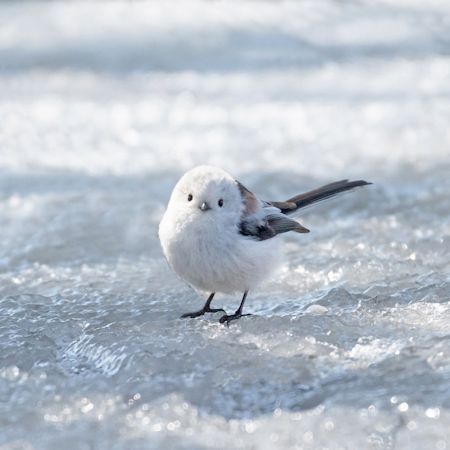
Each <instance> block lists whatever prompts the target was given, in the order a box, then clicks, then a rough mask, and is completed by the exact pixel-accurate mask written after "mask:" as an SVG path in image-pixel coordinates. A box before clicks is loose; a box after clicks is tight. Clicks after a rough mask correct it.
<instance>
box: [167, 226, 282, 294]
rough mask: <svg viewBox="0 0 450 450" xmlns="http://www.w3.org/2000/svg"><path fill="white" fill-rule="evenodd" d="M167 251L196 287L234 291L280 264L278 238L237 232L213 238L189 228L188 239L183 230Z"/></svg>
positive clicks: (250, 284) (261, 278)
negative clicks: (258, 238)
mask: <svg viewBox="0 0 450 450" xmlns="http://www.w3.org/2000/svg"><path fill="white" fill-rule="evenodd" d="M193 236H194V237H193ZM270 241H272V242H270ZM165 253H166V257H167V259H168V261H169V264H170V265H171V266H172V268H173V269H174V271H175V272H176V273H177V274H178V276H179V277H181V278H182V279H184V280H185V281H187V282H188V283H189V284H191V285H193V286H194V287H196V288H198V289H201V290H204V291H209V292H223V293H233V292H236V291H240V292H243V291H245V290H247V289H252V288H253V287H255V286H256V285H258V284H259V283H261V282H262V281H264V280H265V279H267V278H268V276H269V275H270V273H271V272H272V271H273V270H274V269H275V268H276V266H277V263H276V261H277V260H278V256H279V242H278V240H275V239H271V240H267V241H255V240H253V239H249V238H246V237H242V236H241V235H240V234H238V233H237V232H236V233H234V234H230V235H223V234H222V235H220V236H219V235H218V236H215V237H212V238H211V236H205V235H204V234H202V233H196V234H194V235H193V234H192V233H191V232H190V233H189V239H186V237H184V236H183V233H180V235H178V236H177V238H176V239H172V240H171V242H170V243H169V245H168V246H167V251H165Z"/></svg>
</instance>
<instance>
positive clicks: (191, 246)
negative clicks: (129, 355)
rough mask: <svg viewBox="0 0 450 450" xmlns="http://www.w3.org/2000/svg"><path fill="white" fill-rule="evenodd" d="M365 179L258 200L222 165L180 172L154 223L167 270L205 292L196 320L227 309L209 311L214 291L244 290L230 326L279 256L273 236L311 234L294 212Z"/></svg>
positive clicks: (189, 315)
mask: <svg viewBox="0 0 450 450" xmlns="http://www.w3.org/2000/svg"><path fill="white" fill-rule="evenodd" d="M368 184H371V183H368V182H366V181H363V180H358V181H348V180H342V181H337V182H335V183H331V184H327V185H325V186H322V187H319V188H318V189H314V190H313V191H309V192H306V193H304V194H299V195H296V196H295V197H292V198H290V199H288V200H286V201H282V202H274V201H270V202H269V201H264V200H260V199H259V198H258V197H256V195H255V194H253V193H252V192H251V191H249V190H248V189H247V188H246V187H244V186H243V185H242V184H241V183H240V182H239V181H237V180H235V179H234V178H233V177H232V176H231V175H229V174H228V173H227V172H225V171H224V170H222V169H220V168H217V167H211V166H199V167H196V168H194V169H192V170H190V171H188V172H187V173H185V174H184V175H183V177H182V178H181V179H180V180H179V181H178V183H177V184H176V186H175V188H174V190H173V192H172V195H171V197H170V201H169V204H168V206H167V210H166V212H165V213H164V216H163V218H162V220H161V223H160V225H159V239H160V241H161V246H162V249H163V252H164V255H165V256H166V258H167V261H168V262H169V265H170V266H171V268H172V269H173V270H174V271H175V273H176V274H177V275H178V276H179V277H180V278H182V279H183V280H184V281H186V282H187V283H189V284H190V285H191V286H193V287H194V288H196V289H199V290H201V291H206V292H208V293H210V295H209V297H208V299H207V301H206V303H205V305H204V306H203V308H202V309H200V310H199V311H195V312H191V313H186V314H183V315H182V316H181V317H183V318H194V317H198V316H202V315H203V314H205V313H215V312H219V311H223V312H224V313H225V311H224V310H223V309H215V308H211V302H212V300H213V298H214V295H215V293H216V292H222V293H226V294H232V293H235V292H241V293H243V297H242V300H241V303H240V305H239V308H238V309H237V310H236V312H235V313H234V314H230V315H228V314H226V313H225V314H224V315H223V316H222V317H221V318H220V322H221V323H226V324H227V325H228V324H229V323H230V322H231V321H232V320H236V319H239V318H240V317H242V316H246V315H248V314H243V307H244V303H245V299H246V298H247V294H248V292H249V290H250V289H253V288H254V287H255V286H257V285H258V284H260V283H261V282H263V281H265V280H267V279H268V278H269V276H270V275H271V273H272V272H273V271H274V270H275V269H276V268H277V266H278V264H279V262H280V258H281V244H282V243H281V241H280V239H279V238H278V235H280V234H282V233H286V232H288V231H293V232H296V233H308V232H309V230H308V229H307V228H305V227H304V226H302V225H301V224H300V223H299V222H298V221H297V220H294V219H293V218H292V217H290V216H295V214H296V213H298V212H299V211H300V210H301V209H302V208H305V207H307V206H310V205H312V204H314V203H316V202H320V201H322V200H326V199H329V198H330V197H334V196H335V195H337V194H340V193H342V192H346V191H349V190H351V189H354V188H357V187H361V186H365V185H368Z"/></svg>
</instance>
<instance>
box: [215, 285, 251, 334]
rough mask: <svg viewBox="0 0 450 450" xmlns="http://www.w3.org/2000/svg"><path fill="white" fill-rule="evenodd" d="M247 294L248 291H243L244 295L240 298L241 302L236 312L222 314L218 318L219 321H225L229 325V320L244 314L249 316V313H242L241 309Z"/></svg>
mask: <svg viewBox="0 0 450 450" xmlns="http://www.w3.org/2000/svg"><path fill="white" fill-rule="evenodd" d="M247 294H248V291H245V292H244V296H243V297H242V300H241V304H240V305H239V308H238V309H237V310H236V312H235V313H234V314H231V315H230V316H228V315H227V314H225V315H224V316H222V317H221V318H220V320H219V322H220V323H226V324H227V326H229V325H230V322H231V321H232V320H237V319H239V318H241V317H244V316H251V314H242V309H243V308H244V303H245V299H246V298H247Z"/></svg>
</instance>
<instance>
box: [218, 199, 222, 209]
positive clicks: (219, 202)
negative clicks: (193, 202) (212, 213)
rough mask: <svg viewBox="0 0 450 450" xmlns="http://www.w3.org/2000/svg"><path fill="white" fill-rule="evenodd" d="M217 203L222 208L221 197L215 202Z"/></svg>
mask: <svg viewBox="0 0 450 450" xmlns="http://www.w3.org/2000/svg"><path fill="white" fill-rule="evenodd" d="M217 204H218V205H219V206H220V207H221V208H222V206H223V199H222V198H221V199H219V201H218V202H217Z"/></svg>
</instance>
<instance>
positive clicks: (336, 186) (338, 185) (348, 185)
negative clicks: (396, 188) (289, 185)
mask: <svg viewBox="0 0 450 450" xmlns="http://www.w3.org/2000/svg"><path fill="white" fill-rule="evenodd" d="M369 184H372V183H368V182H367V181H364V180H357V181H348V180H341V181H336V182H334V183H330V184H327V185H325V186H322V187H320V188H317V189H314V190H312V191H309V192H305V193H304V194H299V195H296V196H295V197H292V198H290V199H289V200H286V202H281V203H279V204H280V205H281V204H283V203H286V205H291V206H290V207H288V208H286V209H282V212H283V213H285V214H290V213H293V212H295V211H297V210H298V209H301V208H305V207H307V206H310V205H312V204H313V203H317V202H320V201H323V200H327V199H329V198H331V197H334V196H335V195H338V194H341V193H342V192H346V191H350V190H352V189H355V188H358V187H361V186H367V185H369ZM293 204H295V205H296V207H295V208H293V206H294V205H293Z"/></svg>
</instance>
